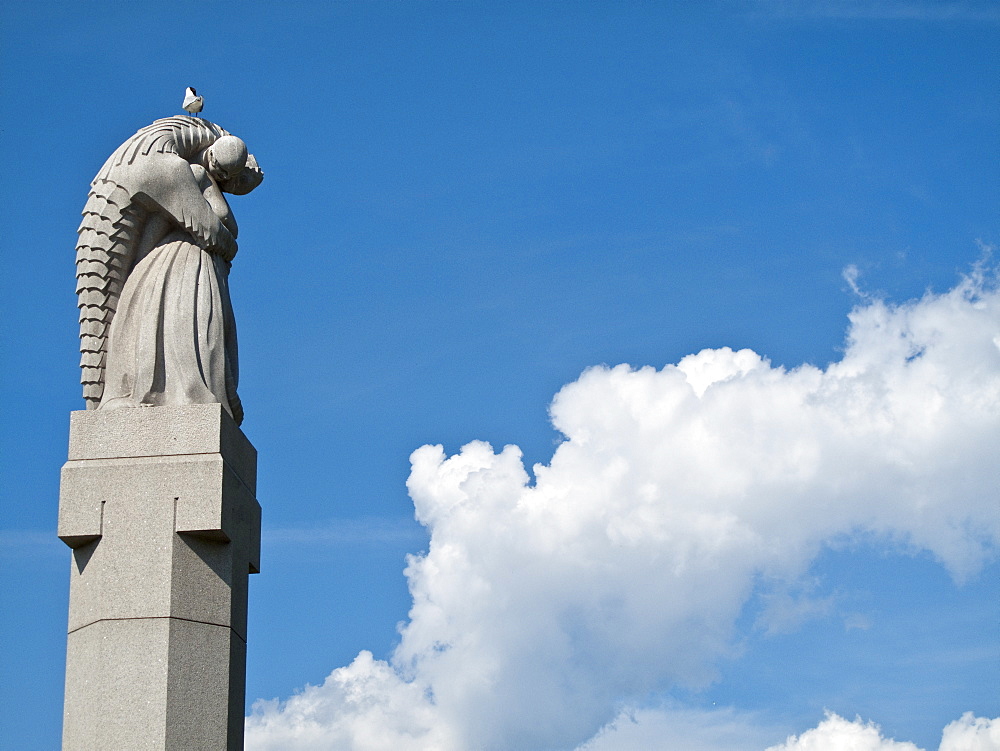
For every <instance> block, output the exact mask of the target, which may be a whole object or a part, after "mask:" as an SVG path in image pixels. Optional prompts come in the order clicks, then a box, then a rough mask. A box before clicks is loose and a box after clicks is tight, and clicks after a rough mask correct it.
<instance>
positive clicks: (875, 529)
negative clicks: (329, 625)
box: [247, 273, 1000, 751]
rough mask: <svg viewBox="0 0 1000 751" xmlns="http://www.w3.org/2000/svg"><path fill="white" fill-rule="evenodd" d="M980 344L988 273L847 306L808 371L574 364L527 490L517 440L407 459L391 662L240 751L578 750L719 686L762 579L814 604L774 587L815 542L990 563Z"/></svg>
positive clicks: (277, 715) (714, 355) (702, 362)
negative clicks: (696, 691) (403, 591)
mask: <svg viewBox="0 0 1000 751" xmlns="http://www.w3.org/2000/svg"><path fill="white" fill-rule="evenodd" d="M998 336H1000V293H998V292H997V289H996V279H995V278H992V277H991V278H990V279H984V275H983V274H982V273H977V274H974V275H972V276H971V277H970V278H968V279H966V280H965V281H964V282H962V283H961V284H960V285H959V286H958V287H956V288H955V289H954V290H951V291H950V292H948V293H946V294H942V295H931V294H928V295H926V296H925V297H924V298H923V299H921V300H919V301H915V302H911V303H908V304H905V305H900V306H891V305H887V304H885V303H882V302H880V301H865V302H864V303H863V304H862V305H861V306H860V307H858V308H856V309H855V310H854V311H853V312H852V313H851V315H850V328H849V331H848V337H847V343H846V347H845V352H844V356H843V358H842V359H841V360H840V361H839V362H836V363H833V364H831V365H830V366H828V367H827V368H825V369H820V368H816V367H813V366H809V365H805V366H802V367H799V368H796V369H794V370H790V371H789V370H784V369H782V368H775V367H772V366H771V365H770V363H769V362H768V361H767V360H765V359H763V358H761V357H760V356H759V355H757V354H755V353H753V352H750V351H749V350H741V351H737V352H734V351H733V350H730V349H728V348H722V349H717V350H704V351H702V352H700V353H698V354H696V355H691V356H689V357H686V358H684V359H683V360H682V361H681V362H680V363H678V364H677V365H676V366H673V365H668V366H666V367H664V368H663V369H662V370H655V369H654V368H650V367H645V368H640V369H633V368H631V367H629V366H627V365H620V366H617V367H614V368H607V367H596V368H591V369H589V370H587V371H586V372H584V373H583V374H582V375H581V376H580V378H579V379H578V380H577V381H575V382H574V383H571V384H569V385H567V386H565V387H564V388H563V389H562V390H561V391H560V392H559V393H558V394H557V395H556V397H555V399H554V401H553V403H552V407H551V415H552V420H553V423H554V425H555V426H556V428H557V429H558V430H560V431H561V432H562V433H563V434H564V435H565V436H566V440H565V441H564V442H563V443H562V444H560V445H559V447H558V448H557V450H556V451H555V454H554V455H553V457H552V461H551V462H550V463H549V464H548V465H536V466H535V467H534V474H535V478H536V480H535V482H534V484H532V483H531V482H530V478H529V476H528V473H527V472H526V470H525V468H524V466H523V463H522V460H521V453H520V450H519V449H518V448H517V447H516V446H507V447H505V448H504V449H503V450H502V451H500V452H499V453H496V452H494V451H493V449H492V448H491V447H490V446H489V445H487V444H485V443H482V442H473V443H470V444H468V445H467V446H465V447H463V448H462V450H461V452H460V453H459V454H457V455H455V456H451V457H448V456H446V455H445V454H444V452H443V450H442V449H441V447H440V446H424V447H422V448H419V449H417V450H416V451H415V452H414V453H413V455H412V457H411V462H412V471H411V474H410V478H409V480H408V483H407V485H408V488H409V491H410V495H411V497H412V498H413V502H414V505H415V509H416V515H417V518H418V519H419V520H420V521H421V523H423V524H424V525H425V526H426V527H427V528H428V530H429V532H430V536H431V539H430V543H429V547H428V551H427V554H426V555H423V556H414V557H411V558H410V560H409V564H408V566H407V569H406V575H407V577H408V580H409V586H410V591H411V593H412V595H413V607H412V610H411V612H410V620H409V622H408V623H407V624H406V625H405V626H404V627H403V629H402V631H401V642H400V644H399V646H398V648H397V649H396V651H395V653H394V654H393V656H392V659H391V664H389V663H385V662H379V661H372V660H371V658H370V655H367V654H364V653H363V654H362V655H361V656H360V657H359V659H358V661H356V662H355V663H353V664H352V665H351V666H348V667H347V668H340V669H338V670H336V671H334V673H333V674H332V675H331V676H330V678H329V679H328V680H327V682H326V683H325V684H324V686H322V687H308V688H307V689H306V690H305V691H304V692H303V693H302V694H300V695H298V696H296V697H293V698H292V699H290V700H289V701H288V703H287V704H285V705H280V704H262V705H258V706H257V707H256V709H255V712H254V714H253V716H252V717H251V718H250V719H249V721H248V726H247V727H248V735H247V739H248V740H247V748H248V749H253V750H254V751H262V750H263V749H277V748H284V749H314V748H317V749H318V748H324V749H339V748H344V749H348V748H350V749H358V750H359V751H362V750H367V749H382V748H398V749H405V748H409V747H411V746H412V747H415V748H416V747H421V745H420V744H421V743H422V742H423V743H424V745H423V746H422V747H424V748H435V749H438V750H439V751H449V750H450V749H456V750H457V751H463V750H464V749H519V750H521V751H530V750H531V749H543V748H544V749H548V748H552V749H556V748H573V747H574V746H576V745H577V744H579V743H582V742H584V741H586V740H587V739H588V738H591V737H592V736H593V735H594V734H595V733H596V732H597V731H598V730H599V729H600V728H601V727H602V726H604V725H606V723H608V722H610V721H612V720H613V719H614V718H615V717H616V716H617V714H618V712H619V711H620V708H621V707H622V706H623V703H627V702H629V701H632V700H635V699H638V698H641V697H644V696H646V695H648V694H649V693H650V692H655V691H658V690H662V689H665V688H669V687H671V686H684V687H689V688H697V687H699V686H704V685H706V684H707V683H709V682H711V681H712V680H713V679H714V677H715V673H714V672H713V664H714V662H715V661H716V660H717V659H719V658H720V657H722V656H725V655H727V654H731V653H732V650H733V647H732V635H733V629H734V623H735V620H736V618H737V616H738V615H739V614H740V612H741V609H742V608H743V606H744V604H745V603H746V602H747V600H748V599H749V598H750V597H751V595H752V594H753V592H754V591H755V587H756V586H757V585H758V583H760V582H763V583H764V586H765V589H766V591H769V592H773V593H777V594H776V595H775V596H774V597H773V607H772V610H771V612H770V614H769V615H765V621H766V622H765V623H764V626H765V627H767V628H772V629H776V630H781V628H783V627H785V628H787V627H792V626H794V623H795V621H796V619H801V618H803V617H809V616H810V615H816V614H818V613H821V612H822V611H823V609H824V608H826V607H827V606H828V605H827V604H826V603H824V602H823V601H822V600H816V601H810V598H809V597H805V599H803V600H802V601H801V602H796V601H795V600H794V598H793V599H788V598H789V597H790V596H791V595H788V593H792V594H794V593H796V592H802V591H804V592H805V594H806V595H808V588H806V589H805V590H803V588H802V586H801V582H802V581H804V579H803V576H804V575H805V574H806V573H807V571H808V568H809V566H810V563H811V561H812V560H813V558H814V557H815V555H816V554H817V552H818V551H819V550H820V549H821V548H822V546H823V545H824V544H825V543H826V542H827V541H829V540H831V539H835V538H836V539H843V538H844V537H845V536H846V537H849V536H851V535H855V534H863V535H865V536H866V537H867V538H874V539H880V540H883V541H885V542H887V543H889V544H893V545H901V546H905V547H907V548H909V549H924V550H928V551H930V552H931V553H932V554H933V555H934V556H936V557H937V559H938V560H940V561H941V562H942V564H943V565H944V566H945V567H947V569H948V570H949V571H950V572H951V574H952V575H953V577H954V578H955V579H956V580H957V581H961V580H963V579H965V578H967V577H970V576H973V575H974V574H975V573H976V572H977V571H978V570H979V569H980V568H981V566H982V565H983V564H984V562H986V561H988V560H990V559H991V558H993V557H995V556H996V554H997V550H998V546H1000V514H998V512H997V507H996V497H997V493H998V482H997V477H996V466H995V464H996V462H995V450H996V449H995V447H996V445H997V443H998V439H1000V348H998V347H997V345H996V344H995V342H996V341H997V340H998ZM758 591H759V590H758ZM783 593H784V594H783ZM786 595H787V596H786ZM831 607H832V606H831ZM768 618H769V619H770V620H767V619H768ZM675 719H676V717H675ZM649 722H652V720H649ZM649 722H647V724H646V727H647V728H648V727H651V725H649ZM838 722H840V723H846V721H844V720H841V719H840V718H835V717H834V716H831V717H829V718H828V719H827V720H826V721H824V723H823V724H821V725H820V726H819V727H818V728H816V729H815V731H810V732H815V733H820V731H822V732H824V733H825V732H828V731H829V732H833V730H831V729H830V728H832V727H834V726H836V727H835V728H834V729H836V728H840V725H838V724H837V723H838ZM831 723H832V724H831ZM847 725H851V723H847ZM641 726H642V725H641V724H640V727H641ZM841 729H843V731H844V732H845V733H846V732H854V731H853V730H851V729H850V728H847V727H846V725H845V726H844V728H841ZM959 731H961V732H965V730H964V729H962V728H960V729H959V730H956V731H954V732H955V733H958V732H959ZM431 732H433V733H436V734H437V735H436V736H435V740H434V743H432V744H430V745H427V742H426V736H424V740H423V741H420V740H414V739H419V738H421V735H420V734H421V733H431ZM607 732H609V731H605V734H607ZM838 732H839V731H838ZM858 732H859V733H861V735H859V736H858V737H860V738H865V737H867V736H870V735H871V733H872V732H874V733H875V735H876V736H877V735H878V732H877V730H874V731H873V730H872V729H871V728H868V727H867V726H862V727H861V728H860V730H858ZM866 734H867V735H866ZM821 735H822V734H821V733H820V735H816V736H810V735H809V733H806V734H804V735H803V736H801V737H800V738H799V739H798V741H797V742H798V743H800V744H801V743H804V742H811V741H810V738H812V737H821ZM845 737H846V736H845ZM595 742H596V741H595ZM884 743H888V742H884ZM309 744H312V745H309ZM407 744H410V745H407ZM599 747H600V746H595V748H599ZM799 747H802V748H806V746H797V747H796V748H799ZM811 747H813V746H810V748H811ZM815 747H816V748H819V746H815ZM883 747H886V748H893V746H872V748H883ZM831 748H833V747H831ZM836 748H853V747H852V746H838V747H836ZM857 748H868V746H857ZM894 748H896V749H903V748H908V746H906V745H899V744H897V745H896V746H894Z"/></svg>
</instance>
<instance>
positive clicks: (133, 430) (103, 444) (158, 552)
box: [59, 404, 260, 751]
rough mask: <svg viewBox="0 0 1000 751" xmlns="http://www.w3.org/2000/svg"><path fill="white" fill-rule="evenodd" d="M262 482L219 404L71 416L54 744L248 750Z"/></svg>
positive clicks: (80, 750)
mask: <svg viewBox="0 0 1000 751" xmlns="http://www.w3.org/2000/svg"><path fill="white" fill-rule="evenodd" d="M256 477H257V452H256V450H255V449H254V447H253V446H252V445H251V444H250V442H249V441H248V440H247V439H246V437H245V436H244V435H243V433H242V432H241V431H240V429H239V428H238V427H237V426H236V424H235V423H234V422H233V420H232V418H230V417H229V415H228V414H227V413H226V412H225V410H223V409H222V406H221V405H219V404H196V405H187V406H177V407H148V408H132V409H120V410H113V411H81V412H73V413H72V415H71V418H70V447H69V461H68V462H67V463H66V464H65V465H64V466H63V470H62V484H61V487H60V497H59V537H60V539H62V540H63V542H65V543H66V544H67V545H69V546H70V547H71V548H72V549H73V560H72V565H71V567H70V577H71V581H70V607H69V636H68V639H67V654H66V700H65V708H64V715H63V749H64V751H125V750H127V751H140V750H141V751H145V750H146V749H150V750H153V749H157V750H160V749H170V750H171V751H200V750H202V749H204V751H221V750H222V749H227V750H228V751H235V750H236V749H242V748H243V716H244V715H243V713H244V698H245V692H246V638H247V633H246V626H247V579H248V574H251V573H256V572H257V571H258V567H259V556H260V505H259V504H258V503H257V500H256V498H255V492H256Z"/></svg>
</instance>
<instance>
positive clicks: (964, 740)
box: [940, 712, 1000, 751]
mask: <svg viewBox="0 0 1000 751" xmlns="http://www.w3.org/2000/svg"><path fill="white" fill-rule="evenodd" d="M940 751H1000V717H996V718H994V719H992V720H989V719H986V718H985V717H975V716H973V714H972V712H966V713H965V714H964V715H962V717H961V719H958V720H955V721H954V722H952V723H950V724H949V725H947V726H946V727H945V729H944V732H943V733H942V734H941V749H940Z"/></svg>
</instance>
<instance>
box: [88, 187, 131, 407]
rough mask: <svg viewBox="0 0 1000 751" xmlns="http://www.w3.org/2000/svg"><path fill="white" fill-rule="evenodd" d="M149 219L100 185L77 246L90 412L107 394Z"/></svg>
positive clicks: (119, 190) (125, 195) (122, 193)
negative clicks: (112, 348) (113, 341)
mask: <svg viewBox="0 0 1000 751" xmlns="http://www.w3.org/2000/svg"><path fill="white" fill-rule="evenodd" d="M143 214H144V212H143V211H142V209H141V208H139V207H138V206H135V205H134V204H133V201H132V197H131V196H130V195H129V191H128V190H126V189H125V188H124V187H122V186H121V185H118V184H117V183H115V182H114V181H112V180H110V179H106V178H100V177H99V178H98V179H96V180H94V182H93V184H92V185H91V188H90V194H89V195H88V196H87V203H86V205H85V206H84V208H83V221H82V222H81V223H80V228H79V229H78V230H77V233H78V235H79V237H78V240H77V243H76V294H77V300H78V301H77V307H78V308H79V309H80V368H81V373H80V382H81V383H82V384H83V398H84V399H85V400H86V402H87V409H96V408H97V406H98V405H99V404H100V403H101V397H102V396H103V395H104V366H105V359H106V357H107V352H108V331H109V329H110V327H111V320H112V318H114V315H115V309H116V308H117V306H118V298H119V297H120V296H121V292H122V287H123V286H124V284H125V279H126V277H127V276H128V274H129V271H131V269H132V265H133V263H134V262H135V251H136V247H137V245H138V243H139V239H140V236H141V234H142V226H141V222H142V217H143Z"/></svg>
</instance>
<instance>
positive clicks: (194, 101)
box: [181, 86, 205, 117]
mask: <svg viewBox="0 0 1000 751" xmlns="http://www.w3.org/2000/svg"><path fill="white" fill-rule="evenodd" d="M181 106H182V107H183V108H184V109H185V111H187V112H190V113H191V114H192V115H194V116H195V117H197V116H198V113H199V112H201V108H202V107H204V106H205V98H204V97H200V96H198V92H197V91H195V90H194V86H188V87H187V91H185V92H184V104H182V105H181Z"/></svg>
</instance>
